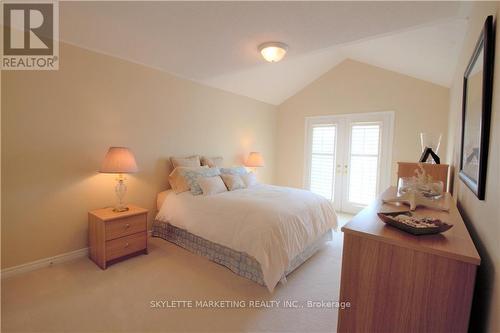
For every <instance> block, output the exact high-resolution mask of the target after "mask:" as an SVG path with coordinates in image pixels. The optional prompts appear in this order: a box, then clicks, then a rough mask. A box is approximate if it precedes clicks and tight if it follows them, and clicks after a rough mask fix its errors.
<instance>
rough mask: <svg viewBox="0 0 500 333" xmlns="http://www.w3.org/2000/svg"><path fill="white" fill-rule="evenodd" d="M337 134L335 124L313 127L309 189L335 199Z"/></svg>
mask: <svg viewBox="0 0 500 333" xmlns="http://www.w3.org/2000/svg"><path fill="white" fill-rule="evenodd" d="M335 135H336V128H335V126H334V125H321V126H314V127H313V128H312V143H311V145H312V146H311V173H310V179H309V184H310V187H309V189H310V190H311V191H312V192H314V193H316V194H319V195H322V196H324V197H325V198H327V199H329V200H333V184H334V181H335V179H334V177H335V174H334V165H335Z"/></svg>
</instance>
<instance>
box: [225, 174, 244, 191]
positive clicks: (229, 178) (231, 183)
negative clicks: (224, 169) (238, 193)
mask: <svg viewBox="0 0 500 333" xmlns="http://www.w3.org/2000/svg"><path fill="white" fill-rule="evenodd" d="M220 177H221V178H222V180H223V181H224V184H226V186H227V189H228V190H229V191H234V190H239V189H241V188H245V187H246V186H245V183H244V182H243V179H241V177H240V176H239V175H220Z"/></svg>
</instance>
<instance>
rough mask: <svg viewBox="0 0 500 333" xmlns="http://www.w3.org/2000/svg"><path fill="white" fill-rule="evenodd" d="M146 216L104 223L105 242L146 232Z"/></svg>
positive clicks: (141, 215)
mask: <svg viewBox="0 0 500 333" xmlns="http://www.w3.org/2000/svg"><path fill="white" fill-rule="evenodd" d="M146 221H147V219H146V214H140V215H135V216H130V217H127V218H122V219H119V220H115V221H109V222H107V223H106V240H111V239H115V238H120V237H123V236H127V235H132V234H135V233H137V232H140V231H144V230H146Z"/></svg>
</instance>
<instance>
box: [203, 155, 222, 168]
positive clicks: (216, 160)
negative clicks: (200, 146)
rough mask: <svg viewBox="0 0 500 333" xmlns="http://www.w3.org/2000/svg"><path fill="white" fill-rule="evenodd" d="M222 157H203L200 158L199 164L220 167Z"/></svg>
mask: <svg viewBox="0 0 500 333" xmlns="http://www.w3.org/2000/svg"><path fill="white" fill-rule="evenodd" d="M222 161H223V158H222V157H221V156H217V157H205V156H202V158H201V165H206V166H208V167H209V168H220V167H222Z"/></svg>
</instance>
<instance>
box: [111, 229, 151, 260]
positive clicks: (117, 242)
mask: <svg viewBox="0 0 500 333" xmlns="http://www.w3.org/2000/svg"><path fill="white" fill-rule="evenodd" d="M146 237H147V234H146V232H139V233H137V234H133V235H129V236H125V237H122V238H117V239H113V240H110V241H107V242H106V261H108V260H113V259H116V258H119V257H122V256H125V255H127V254H130V253H134V252H137V251H141V250H144V249H146Z"/></svg>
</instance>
